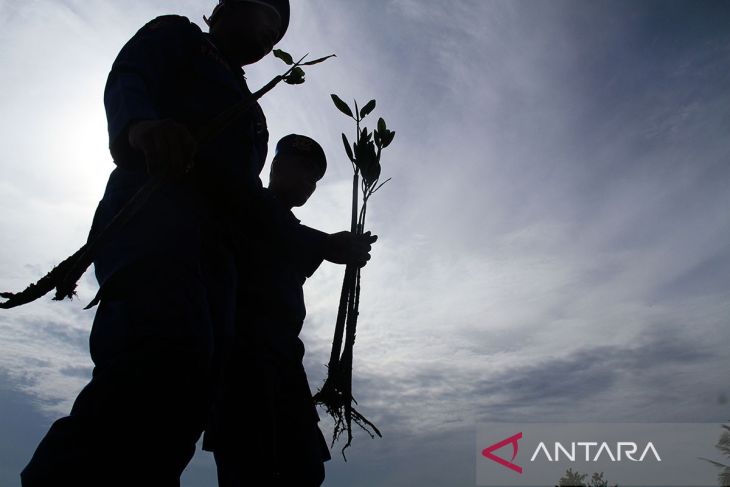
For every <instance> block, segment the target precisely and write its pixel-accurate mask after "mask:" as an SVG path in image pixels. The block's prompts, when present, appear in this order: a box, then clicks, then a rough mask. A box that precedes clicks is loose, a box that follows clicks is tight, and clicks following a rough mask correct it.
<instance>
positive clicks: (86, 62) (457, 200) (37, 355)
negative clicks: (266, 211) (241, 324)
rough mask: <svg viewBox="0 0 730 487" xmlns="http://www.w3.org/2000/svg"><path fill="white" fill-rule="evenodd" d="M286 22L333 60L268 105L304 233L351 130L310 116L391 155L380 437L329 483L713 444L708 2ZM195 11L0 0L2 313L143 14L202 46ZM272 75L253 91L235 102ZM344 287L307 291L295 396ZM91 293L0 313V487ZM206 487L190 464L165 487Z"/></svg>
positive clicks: (375, 292) (717, 350) (66, 360)
mask: <svg viewBox="0 0 730 487" xmlns="http://www.w3.org/2000/svg"><path fill="white" fill-rule="evenodd" d="M292 3H293V5H292V23H291V26H290V29H289V31H288V33H287V35H286V37H285V38H284V40H283V41H282V42H281V44H280V45H279V47H281V48H283V49H285V50H288V51H290V52H291V53H292V54H294V55H297V54H300V55H301V54H303V53H304V52H311V53H312V55H315V56H316V55H325V54H330V53H333V52H334V53H336V54H337V56H338V57H337V58H335V59H333V60H330V61H328V62H326V63H324V64H322V65H320V66H316V67H313V68H311V69H310V70H308V73H307V82H306V83H305V84H304V85H302V86H281V87H277V88H276V90H275V91H273V92H272V93H271V94H269V95H267V96H266V97H265V98H264V99H263V100H262V106H263V108H264V110H265V112H266V114H267V118H268V123H269V129H270V132H271V140H272V142H275V141H276V140H278V138H279V137H281V136H283V135H285V134H287V133H291V132H296V133H303V134H307V135H311V136H313V137H315V138H317V139H318V140H319V141H321V143H322V145H323V146H324V148H325V150H326V152H327V155H328V159H329V161H330V162H329V168H328V173H327V175H326V176H325V178H324V180H323V181H322V183H321V184H320V186H319V188H318V190H317V192H316V193H315V195H314V196H313V197H312V199H311V200H310V203H308V205H307V206H306V207H304V208H302V209H300V210H297V215H298V216H299V217H300V218H301V219H302V221H303V222H304V223H307V224H310V225H311V226H315V227H317V228H321V229H323V230H326V231H330V232H334V231H339V230H343V229H346V228H348V227H349V221H348V207H349V194H348V193H349V190H350V171H351V169H350V164H349V163H348V162H347V160H346V159H345V158H344V151H343V150H342V147H341V142H340V132H343V131H347V132H348V134H350V133H351V132H352V127H351V126H350V125H349V123H348V120H347V119H346V118H345V117H343V116H342V115H341V114H339V113H338V112H337V111H336V110H335V109H334V107H333V106H332V105H331V102H330V101H329V94H330V93H337V94H339V95H340V96H341V97H342V98H344V99H346V100H351V99H352V98H357V99H358V100H359V101H361V102H362V103H364V102H365V101H367V100H369V99H370V98H375V99H377V101H378V106H377V108H376V110H375V113H374V115H372V117H377V116H383V117H384V118H385V119H386V120H387V121H388V124H389V126H390V128H392V129H394V130H395V131H396V132H397V135H396V139H395V141H394V143H393V145H392V146H391V147H390V148H388V149H387V151H386V152H385V154H384V159H383V175H384V176H387V177H392V178H393V179H392V181H391V182H389V183H388V184H387V185H386V186H385V187H384V188H383V189H382V190H381V191H380V192H378V193H377V195H376V196H374V197H373V200H372V205H371V207H370V208H369V212H368V218H369V222H368V227H369V228H371V229H372V230H373V232H374V233H377V234H378V235H379V236H380V239H379V240H378V242H377V244H376V247H375V249H374V251H373V258H372V260H371V262H370V263H369V264H368V266H367V267H366V268H365V269H364V272H363V294H362V298H361V314H360V322H359V323H360V324H359V330H358V341H357V344H356V348H355V385H354V388H355V395H356V397H357V398H358V401H359V403H360V410H361V411H362V412H363V413H364V414H365V415H366V416H368V417H369V418H370V419H372V420H373V421H374V422H375V423H376V424H377V425H378V426H379V427H380V428H381V430H382V431H383V433H384V437H383V438H382V439H378V440H370V439H369V438H368V437H367V435H365V434H364V432H359V431H356V432H355V434H356V438H355V441H354V444H353V446H352V448H351V449H350V450H349V453H348V459H349V461H348V462H347V463H344V462H343V461H342V459H341V457H340V455H339V448H340V446H337V445H336V446H335V447H334V448H333V460H332V461H331V462H328V464H327V468H328V470H327V481H326V482H325V485H331V486H336V485H352V486H360V485H362V486H371V485H385V486H401V485H422V486H443V485H449V486H457V485H474V475H475V474H474V461H475V458H474V451H473V448H474V445H473V443H474V437H475V434H476V425H477V424H479V423H480V422H486V421H495V420H500V421H509V422H517V421H525V420H531V421H717V422H723V421H727V420H728V419H729V418H730V405H729V404H728V403H727V395H728V394H729V393H730V384H729V383H728V380H727V371H728V367H729V366H730V356H729V354H728V343H730V327H728V316H730V312H729V311H730V300H729V299H728V297H729V291H730V286H729V284H730V250H729V249H730V247H729V245H728V244H730V223H729V222H730V220H728V217H727V215H728V210H729V209H730V191H729V189H730V165H728V160H729V157H730V138H729V137H728V133H730V130H729V129H730V118H729V117H728V114H730V79H729V78H728V74H727V73H728V69H727V67H728V59H730V31H728V29H727V28H726V26H727V25H728V24H729V23H730V6H728V4H727V3H725V2H719V1H717V2H706V1H686V2H672V1H662V2H658V1H645V0H638V1H618V0H613V1H595V0H587V1H578V0H572V1H557V0H550V1H527V0H517V1H506V0H505V1H470V0H459V1H451V2H437V1H431V0H389V1H385V0H378V1H369V2H355V1H344V2H343V1H339V2H336V1H334V0H307V1H304V0H301V1H298V2H292ZM212 4H213V2H201V1H195V2H194V1H179V2H160V1H147V2H142V1H140V0H130V1H128V2H125V3H124V4H123V5H122V4H120V3H119V2H112V1H106V0H91V1H88V0H87V1H80V0H65V1H53V2H52V1H49V0H28V1H25V2H11V1H9V0H0V63H1V64H2V66H3V68H2V70H0V112H1V113H2V114H3V116H2V117H0V144H2V147H3V148H4V151H3V157H2V158H0V173H1V174H2V176H0V229H1V230H0V246H1V247H2V249H3V252H2V253H1V255H0V288H2V290H19V289H21V288H22V287H24V286H25V285H26V284H27V283H28V282H30V281H34V280H36V279H37V278H39V277H40V276H42V275H43V274H44V273H45V272H46V271H47V270H48V269H50V268H51V267H52V266H53V265H55V264H57V263H58V261H59V260H60V259H61V258H64V257H65V256H67V255H69V254H70V253H71V252H73V251H74V250H76V249H77V248H78V247H79V246H80V245H81V244H82V243H83V242H84V241H85V238H86V235H87V232H88V227H89V224H90V222H91V217H92V215H93V212H94V209H95V207H96V203H97V202H98V200H99V199H100V198H101V195H102V194H103V190H104V185H105V182H106V178H107V177H108V174H109V172H110V170H111V169H112V168H113V163H112V161H111V158H110V156H109V154H108V151H107V138H106V123H105V118H104V109H103V102H102V94H103V88H104V82H105V79H106V75H107V73H108V71H109V68H110V66H111V63H112V61H113V60H114V57H115V56H116V53H117V52H118V51H119V49H120V48H121V46H122V45H123V44H124V42H126V40H127V39H128V38H129V37H130V36H131V35H132V34H133V33H134V32H135V31H136V30H137V29H138V28H139V27H141V26H142V25H143V24H144V23H145V22H146V21H148V20H150V19H151V18H153V17H155V16H156V15H159V14H163V13H179V14H183V15H186V16H188V17H189V18H190V19H191V20H192V21H194V22H196V23H198V25H201V26H203V23H202V15H203V14H209V13H210V12H209V11H210V10H211V8H210V7H212ZM281 66H282V65H281V64H280V62H279V61H277V60H274V59H266V60H264V61H262V62H261V63H259V64H257V65H255V66H252V67H249V68H248V69H247V77H248V80H249V84H250V85H251V86H252V87H258V86H261V85H263V84H264V83H265V82H266V81H268V80H269V79H270V78H271V77H272V76H274V75H275V74H278V72H279V71H280V70H281ZM375 119H376V118H373V120H375ZM267 174H268V165H267V167H266V168H265V169H264V172H262V180H263V181H264V182H266V181H267ZM342 271H343V270H342V269H341V268H338V267H337V266H334V265H330V264H326V265H323V267H322V268H321V269H320V271H319V272H318V274H316V275H315V276H314V277H313V278H312V279H311V280H310V281H308V283H307V285H306V287H305V294H306V297H307V307H308V317H307V321H306V323H305V327H304V332H303V339H304V341H305V345H306V347H307V356H306V358H305V363H306V365H307V370H308V373H309V377H310V382H311V385H312V388H313V389H316V387H318V386H319V385H320V384H321V381H322V379H323V377H324V374H325V371H326V369H325V367H324V365H323V364H324V363H325V362H326V361H327V358H328V356H329V347H330V343H331V338H332V331H333V323H334V317H335V314H336V307H337V299H338V296H339V286H340V283H341V278H342ZM95 289H96V281H95V279H94V277H93V274H92V273H90V272H89V273H87V275H86V276H85V277H84V279H83V283H82V286H81V288H80V290H79V300H75V301H73V302H63V303H58V302H52V301H50V299H48V298H47V299H44V300H41V301H39V302H36V303H33V304H31V305H27V306H24V307H22V308H20V309H16V310H10V311H4V312H2V314H0V425H2V430H1V431H2V434H0V451H1V452H2V456H1V457H0V484H2V485H17V484H18V481H17V479H18V477H17V475H18V473H19V471H20V470H21V469H22V467H23V466H24V465H25V463H26V462H27V460H28V459H29V458H30V455H31V454H32V452H33V450H34V449H35V446H36V445H37V443H38V441H39V440H40V438H41V437H42V435H43V434H44V433H45V431H46V429H47V427H48V425H49V424H50V423H51V422H52V421H53V420H54V419H56V418H58V417H60V416H62V415H64V414H66V413H67V412H68V410H69V408H70V405H71V402H72V401H73V399H74V397H75V395H76V394H77V392H78V391H79V390H80V389H81V387H83V385H84V384H85V382H86V381H87V380H88V378H89V377H90V371H91V366H92V364H91V361H90V358H89V356H88V344H87V340H88V332H89V329H90V327H91V322H92V320H93V311H83V310H82V309H81V308H82V307H83V304H85V303H87V302H88V301H89V300H90V299H91V297H92V296H93V295H94V292H95ZM321 416H322V417H323V418H324V416H325V414H324V413H323V412H322V413H321ZM321 424H322V427H323V430H324V431H325V434H326V435H327V436H328V435H329V434H330V431H331V424H330V423H329V422H327V421H326V420H323V422H322V423H321ZM214 478H215V473H214V467H213V463H212V459H211V458H210V456H209V455H208V454H207V453H198V454H197V455H196V457H195V459H194V460H193V462H192V463H191V465H190V466H189V468H188V470H187V471H186V474H185V477H184V479H183V485H185V486H189V487H196V486H203V485H212V483H213V482H214ZM609 479H610V478H609ZM555 480H556V481H557V479H555Z"/></svg>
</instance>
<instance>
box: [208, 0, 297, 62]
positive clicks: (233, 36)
mask: <svg viewBox="0 0 730 487" xmlns="http://www.w3.org/2000/svg"><path fill="white" fill-rule="evenodd" d="M205 22H206V23H207V24H208V27H209V31H210V34H211V35H212V36H213V39H214V40H215V43H216V45H217V46H218V48H219V49H220V50H221V51H223V52H224V54H225V55H226V56H227V57H228V58H229V59H230V60H231V61H233V62H235V63H236V64H238V65H239V66H244V65H247V64H253V63H255V62H257V61H259V60H261V58H263V57H264V56H266V55H267V54H269V53H270V52H271V50H272V49H273V48H274V45H275V44H276V43H277V42H279V41H280V40H281V38H282V37H284V33H285V32H286V29H287V27H288V26H289V1H288V0H219V2H218V5H216V7H215V9H213V13H212V14H211V15H210V18H209V19H208V18H206V19H205Z"/></svg>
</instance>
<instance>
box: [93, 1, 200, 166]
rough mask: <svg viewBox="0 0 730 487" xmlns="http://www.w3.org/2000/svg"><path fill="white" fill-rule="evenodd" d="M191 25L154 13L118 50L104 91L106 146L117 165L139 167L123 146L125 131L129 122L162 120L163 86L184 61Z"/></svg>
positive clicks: (137, 155) (135, 154) (138, 157)
mask: <svg viewBox="0 0 730 487" xmlns="http://www.w3.org/2000/svg"><path fill="white" fill-rule="evenodd" d="M195 29H196V27H195V25H194V24H191V23H190V21H189V20H188V19H186V18H185V17H180V16H173V15H170V16H164V17H158V18H156V19H155V20H153V21H151V22H149V23H148V24H147V25H145V26H144V27H142V29H140V30H139V31H138V32H137V33H136V34H135V35H134V37H132V39H130V40H129V42H127V44H126V45H125V46H124V47H123V48H122V50H121V51H120V52H119V55H118V56H117V58H116V60H115V61H114V64H113V65H112V69H111V72H110V73H109V77H108V78H107V83H106V88H105V90H104V106H105V108H106V115H107V123H108V130H109V149H110V151H111V154H112V157H113V158H114V161H115V163H116V164H117V165H119V166H121V167H124V168H126V169H131V170H144V168H145V162H144V157H143V155H142V153H141V152H140V151H138V150H135V149H133V148H132V147H130V146H129V142H128V140H127V131H128V129H129V126H130V124H131V123H132V122H135V121H138V120H157V119H160V118H162V116H161V113H160V112H161V108H160V104H161V97H162V95H163V90H164V86H165V85H166V83H167V82H169V80H170V79H171V77H173V76H174V75H175V74H176V73H177V72H178V71H179V69H180V68H181V67H182V65H183V63H184V62H185V59H186V54H187V53H188V52H189V49H190V46H191V45H192V44H191V40H192V38H193V37H192V36H193V35H194V34H195ZM168 86H169V85H168Z"/></svg>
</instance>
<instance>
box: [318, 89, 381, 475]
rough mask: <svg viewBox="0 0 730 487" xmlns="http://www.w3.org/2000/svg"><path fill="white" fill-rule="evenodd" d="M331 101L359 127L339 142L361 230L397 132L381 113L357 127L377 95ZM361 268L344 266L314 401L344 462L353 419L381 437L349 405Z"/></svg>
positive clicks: (356, 227) (357, 226) (353, 225)
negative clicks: (330, 422)
mask: <svg viewBox="0 0 730 487" xmlns="http://www.w3.org/2000/svg"><path fill="white" fill-rule="evenodd" d="M332 101H333V102H334V103H335V106H336V107H337V109H338V110H340V111H341V112H342V113H344V114H345V115H347V116H348V117H350V118H352V119H353V120H354V121H355V125H356V128H357V134H356V139H355V142H354V143H353V145H352V147H350V142H349V141H348V140H347V136H346V135H345V134H344V133H343V134H342V142H343V144H344V146H345V152H347V157H348V158H349V159H350V162H351V163H352V169H353V171H354V174H353V176H352V221H351V227H350V231H351V232H352V233H355V234H358V235H362V234H363V232H364V228H365V214H366V212H367V205H368V200H369V199H370V197H371V196H372V195H373V194H374V193H375V192H376V191H377V190H379V189H380V188H381V187H382V186H383V185H384V184H385V183H387V182H388V181H390V178H388V179H386V180H385V181H383V182H382V183H379V179H380V155H381V152H382V150H383V149H385V148H386V147H388V145H390V143H391V142H392V141H393V138H394V137H395V132H393V131H390V130H388V128H387V127H386V125H385V120H383V119H382V118H380V119H378V124H377V128H376V129H375V130H374V131H373V132H368V129H367V127H362V128H360V122H362V120H363V119H364V118H365V117H366V116H367V115H368V114H369V113H370V112H372V111H373V110H374V109H375V100H370V101H369V102H368V103H366V104H365V106H364V107H362V109H361V110H359V111H358V107H357V102H355V111H354V113H353V111H352V109H351V108H350V107H349V106H348V105H347V103H345V102H344V101H342V100H341V99H340V98H339V97H338V96H337V95H332ZM360 176H362V180H360ZM358 186H360V190H361V191H362V206H360V208H359V210H358ZM360 270H361V269H360V267H357V266H354V265H348V266H347V267H346V268H345V278H344V279H343V281H342V292H341V293H340V304H339V308H338V310H337V321H336V322H335V335H334V338H333V340H332V352H331V354H330V360H329V364H328V366H327V379H326V380H325V382H324V384H323V385H322V388H321V389H320V390H319V391H318V392H317V393H316V394H315V395H314V401H315V403H317V404H322V405H323V406H324V407H325V408H326V409H327V412H328V413H329V414H330V415H331V416H332V418H333V419H334V420H335V429H334V433H333V435H332V444H333V445H334V442H335V441H336V440H337V439H338V438H339V436H340V435H341V434H342V432H343V431H345V430H347V444H346V445H345V446H344V447H343V448H342V456H343V457H344V458H345V461H347V457H345V449H346V448H347V447H348V446H350V444H351V443H352V420H354V421H355V423H356V424H357V425H358V426H360V427H361V428H362V429H364V430H365V431H366V432H367V433H368V434H369V435H370V437H371V438H375V434H377V435H378V436H380V437H382V435H381V434H380V431H379V430H378V428H377V427H376V426H375V425H374V424H373V423H371V422H370V421H368V420H367V419H366V418H365V417H364V416H363V415H362V414H360V413H359V412H358V411H357V410H356V409H355V408H354V407H353V406H352V403H353V402H354V403H355V404H357V401H355V398H354V397H353V396H352V349H353V346H354V344H355V330H356V328H357V317H358V314H359V306H360ZM345 328H346V329H345ZM343 335H345V345H344V349H343V346H342V338H343ZM371 430H372V431H371Z"/></svg>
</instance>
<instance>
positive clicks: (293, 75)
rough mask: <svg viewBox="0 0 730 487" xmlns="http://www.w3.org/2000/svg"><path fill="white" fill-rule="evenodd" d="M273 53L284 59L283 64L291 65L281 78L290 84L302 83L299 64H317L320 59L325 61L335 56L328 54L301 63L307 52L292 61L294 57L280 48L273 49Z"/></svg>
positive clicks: (301, 70) (302, 73)
mask: <svg viewBox="0 0 730 487" xmlns="http://www.w3.org/2000/svg"><path fill="white" fill-rule="evenodd" d="M273 53H274V56H275V57H277V58H279V59H281V60H282V61H284V63H285V64H287V65H289V66H291V68H289V71H287V72H286V74H284V75H283V76H282V79H283V80H284V82H285V83H288V84H290V85H300V84H302V83H304V70H303V69H302V68H301V66H312V65H315V64H319V63H321V62H322V61H326V60H327V59H329V58H331V57H335V55H334V54H330V55H329V56H324V57H321V58H318V59H314V60H312V61H307V62H305V63H303V62H302V61H303V60H304V58H306V57H307V56H308V55H309V54H305V55H304V56H303V57H302V58H301V59H300V60H299V61H297V62H294V58H293V57H292V55H291V54H289V53H288V52H285V51H282V50H281V49H274V51H273Z"/></svg>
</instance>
